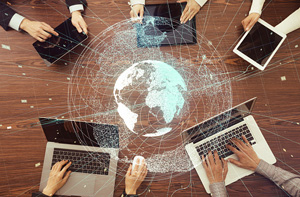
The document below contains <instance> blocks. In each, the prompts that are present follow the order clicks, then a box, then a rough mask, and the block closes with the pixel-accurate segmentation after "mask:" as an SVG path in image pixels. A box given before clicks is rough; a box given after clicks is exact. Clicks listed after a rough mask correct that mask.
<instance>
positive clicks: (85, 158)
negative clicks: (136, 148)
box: [51, 148, 110, 175]
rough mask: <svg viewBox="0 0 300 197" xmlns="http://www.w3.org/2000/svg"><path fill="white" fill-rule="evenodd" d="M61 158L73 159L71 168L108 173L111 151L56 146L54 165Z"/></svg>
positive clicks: (91, 172)
mask: <svg viewBox="0 0 300 197" xmlns="http://www.w3.org/2000/svg"><path fill="white" fill-rule="evenodd" d="M61 160H68V161H71V162H72V164H71V166H70V167H69V170H71V171H72V172H82V173H89V174H100V175H108V172H109V163H110V155H109V153H100V152H87V151H80V150H69V149H58V148H54V152H53V159H52V165H51V166H53V165H54V164H55V163H56V162H58V161H61Z"/></svg>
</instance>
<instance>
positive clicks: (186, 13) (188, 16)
mask: <svg viewBox="0 0 300 197" xmlns="http://www.w3.org/2000/svg"><path fill="white" fill-rule="evenodd" d="M183 2H187V4H186V6H185V8H184V10H183V12H182V14H181V17H180V22H181V24H182V23H186V22H187V21H188V20H192V18H193V17H194V16H195V15H196V14H197V13H198V12H199V10H200V8H201V6H200V5H199V4H198V3H197V2H196V1H195V0H178V1H177V3H183Z"/></svg>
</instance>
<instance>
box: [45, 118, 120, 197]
mask: <svg viewBox="0 0 300 197" xmlns="http://www.w3.org/2000/svg"><path fill="white" fill-rule="evenodd" d="M40 124H41V126H42V128H43V131H44V134H45V136H46V138H47V141H48V142H47V147H46V153H45V158H44V165H43V171H42V178H41V183H40V188H39V190H40V191H43V189H44V188H45V187H46V185H47V180H48V178H49V173H50V170H51V168H52V166H53V165H54V164H55V163H56V162H58V161H61V160H69V161H71V162H72V164H71V166H70V167H69V170H71V171H72V173H71V174H70V177H69V179H68V181H67V182H66V184H65V185H64V186H63V187H62V188H61V189H59V190H58V191H57V192H56V194H57V195H68V196H72V195H73V196H99V197H100V196H113V194H114V185H115V178H116V170H117V161H118V153H119V132H118V127H117V126H114V125H108V124H96V123H87V122H75V121H68V120H58V119H51V118H40Z"/></svg>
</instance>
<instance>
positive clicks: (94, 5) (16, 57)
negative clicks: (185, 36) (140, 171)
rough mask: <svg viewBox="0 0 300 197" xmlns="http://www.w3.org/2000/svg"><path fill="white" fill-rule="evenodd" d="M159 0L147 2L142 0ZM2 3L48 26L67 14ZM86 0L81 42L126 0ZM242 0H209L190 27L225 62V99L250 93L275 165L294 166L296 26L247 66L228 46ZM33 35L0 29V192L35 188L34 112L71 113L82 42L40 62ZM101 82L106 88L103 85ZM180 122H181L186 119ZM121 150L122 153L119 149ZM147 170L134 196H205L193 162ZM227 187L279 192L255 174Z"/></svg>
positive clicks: (110, 20)
mask: <svg viewBox="0 0 300 197" xmlns="http://www.w3.org/2000/svg"><path fill="white" fill-rule="evenodd" d="M162 2H164V1H161V0H148V1H147V3H149V4H150V3H151V4H154V3H162ZM169 2H173V1H169ZM174 2H175V0H174ZM10 3H11V4H12V5H11V7H12V8H14V9H15V10H17V11H18V12H19V13H20V14H22V15H24V16H26V17H28V18H29V19H33V20H38V21H44V22H47V23H48V24H50V25H51V26H53V27H55V26H57V25H58V24H60V23H61V22H62V21H64V20H65V19H67V18H68V17H69V12H68V10H67V9H66V6H65V4H64V1H63V0H60V1H54V0H48V1H46V0H42V1H33V0H26V1H25V0H22V1H16V0H15V1H10ZM88 3H89V5H88V9H86V13H85V19H86V21H87V23H88V25H89V31H90V34H89V39H88V40H87V41H86V42H85V44H86V45H87V44H88V43H89V42H90V41H92V40H93V39H94V38H95V37H96V36H97V35H98V34H99V33H101V32H102V31H104V30H105V29H107V28H109V27H110V26H112V25H114V24H115V23H118V22H120V21H123V20H126V19H128V18H129V6H128V4H127V1H126V0H115V1H113V0H109V1H99V0H98V1H97V0H89V1H88ZM250 5H251V1H250V0H244V1H242V0H227V1H225V0H209V1H208V2H207V3H206V5H205V6H204V7H203V8H202V9H201V11H200V13H199V14H198V15H197V18H196V20H197V31H198V34H199V35H201V36H203V37H205V38H206V39H207V40H208V41H210V43H211V44H212V46H213V47H215V48H216V50H217V52H218V56H219V57H218V58H219V59H221V60H222V61H223V63H224V66H225V67H226V72H227V73H226V75H227V76H228V80H229V81H230V87H231V94H230V100H229V101H228V102H229V103H230V105H237V104H239V103H241V102H243V101H245V100H247V99H250V98H252V97H257V98H258V99H257V103H256V105H255V108H254V110H253V116H254V118H255V119H256V121H257V123H258V125H259V127H260V128H261V130H262V133H263V135H264V137H265V138H266V140H267V142H268V144H269V146H270V148H271V149H272V151H273V153H274V155H275V157H276V159H277V163H276V164H275V165H276V166H279V167H282V168H283V169H286V170H288V171H291V172H295V173H299V170H300V165H299V163H300V160H299V158H300V151H299V149H300V146H299V145H300V135H299V132H300V125H299V122H300V76H299V75H300V74H299V72H300V70H299V69H300V53H299V48H300V47H298V45H300V36H299V34H300V30H298V31H295V32H292V33H290V34H289V35H288V36H287V39H286V40H285V41H284V43H283V45H282V46H281V48H280V49H279V50H278V52H277V54H276V55H275V57H274V58H273V59H272V61H271V62H270V64H269V66H268V67H267V68H266V70H265V71H259V70H257V69H256V68H254V69H252V67H251V66H249V64H248V63H247V62H245V61H243V60H242V59H241V58H239V57H238V56H237V55H235V54H234V53H233V52H232V50H233V48H234V46H235V44H236V42H237V41H238V40H239V38H240V37H241V34H242V32H243V31H242V27H241V23H240V22H241V21H242V20H243V18H245V15H246V14H247V13H248V11H249V9H250ZM299 7H300V2H299V0H290V1H286V0H266V2H265V5H264V10H263V14H262V16H261V18H262V19H264V20H265V21H267V22H268V23H270V24H271V25H274V26H275V25H276V24H278V23H279V22H280V21H282V20H283V19H284V18H285V17H287V16H288V15H289V14H290V13H292V12H293V11H295V10H296V9H297V8H299ZM33 42H34V39H33V38H32V37H30V36H29V35H27V34H26V33H24V32H16V31H14V30H9V31H4V30H3V29H2V28H0V45H1V46H3V45H7V46H10V50H7V49H5V48H3V47H0V77H1V80H0V177H1V178H0V196H31V193H32V192H34V191H37V190H38V187H39V182H40V177H41V172H42V166H43V159H44V154H45V146H46V139H45V137H44V134H43V131H42V129H41V127H40V126H38V125H37V122H38V118H39V117H43V116H44V117H58V118H65V119H68V118H70V114H71V113H70V111H69V108H68V87H69V82H70V80H71V81H72V80H73V78H72V77H74V76H73V75H72V70H73V69H74V67H75V63H76V60H77V58H79V55H78V54H80V53H81V51H80V50H82V49H77V52H76V53H77V54H75V55H72V56H68V57H67V59H68V64H67V65H64V64H61V63H60V64H55V65H53V66H51V67H46V65H45V64H44V63H43V61H42V59H41V58H40V57H39V55H38V54H37V53H36V51H35V50H34V48H33V46H32V43H33ZM191 47H192V46H191ZM78 50H79V51H78ZM164 50H168V48H167V47H166V48H164ZM183 50H188V47H187V48H185V49H183ZM79 85H83V84H79ZM103 85H107V88H108V89H112V88H113V87H111V84H103ZM111 93H112V92H111ZM22 100H26V101H27V102H24V101H23V102H22ZM221 100H222V98H221ZM203 105H205V104H203ZM190 107H191V108H192V107H193V106H190ZM203 118H204V116H203V117H202V119H203ZM182 122H183V123H184V124H186V126H192V124H193V123H185V120H183V121H182ZM174 139H175V138H174ZM150 141H151V140H150ZM171 144H172V140H167V142H166V146H171ZM122 154H123V155H124V154H126V153H125V151H124V152H122ZM127 166H128V164H127V163H119V166H118V171H122V173H118V176H117V178H116V182H115V185H116V187H115V192H114V195H115V196H119V195H120V194H121V193H122V191H123V189H124V178H123V175H124V171H125V170H126V169H127ZM148 177H150V178H148V179H147V181H145V182H143V183H142V185H141V187H140V189H139V190H138V192H139V193H142V196H207V194H206V192H205V190H204V188H203V186H202V184H201V181H200V179H199V177H198V175H197V173H196V171H195V170H194V169H193V170H191V171H187V172H183V173H178V172H168V173H157V174H156V173H151V172H149V175H148ZM227 191H228V194H229V196H262V195H263V196H286V195H287V194H286V193H285V192H284V191H283V190H282V189H280V188H279V187H277V186H276V185H275V184H273V183H272V182H271V181H270V180H267V179H265V178H264V177H262V176H260V175H258V174H252V175H250V176H248V177H245V178H243V179H241V180H239V181H237V182H235V183H233V184H231V185H229V186H227Z"/></svg>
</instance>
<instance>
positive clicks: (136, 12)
mask: <svg viewBox="0 0 300 197" xmlns="http://www.w3.org/2000/svg"><path fill="white" fill-rule="evenodd" d="M129 14H130V17H131V20H132V21H133V22H140V23H141V22H142V20H143V16H144V5H143V4H136V5H133V6H132V8H131V11H130V13H129Z"/></svg>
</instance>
